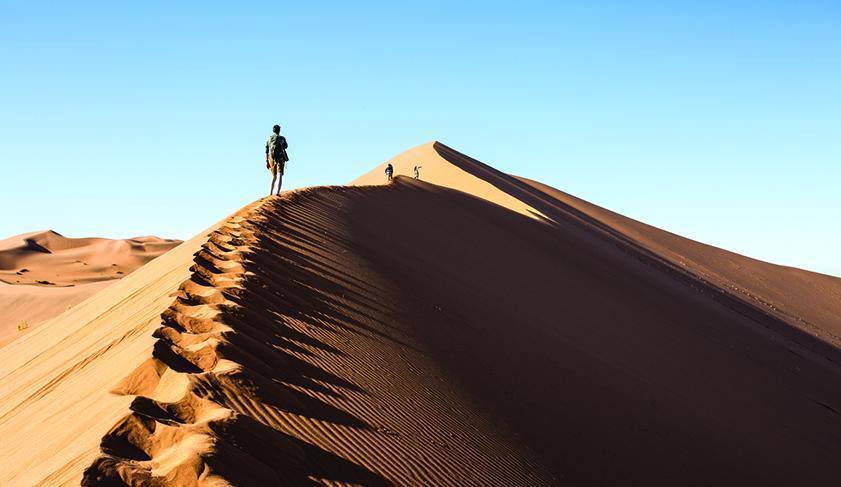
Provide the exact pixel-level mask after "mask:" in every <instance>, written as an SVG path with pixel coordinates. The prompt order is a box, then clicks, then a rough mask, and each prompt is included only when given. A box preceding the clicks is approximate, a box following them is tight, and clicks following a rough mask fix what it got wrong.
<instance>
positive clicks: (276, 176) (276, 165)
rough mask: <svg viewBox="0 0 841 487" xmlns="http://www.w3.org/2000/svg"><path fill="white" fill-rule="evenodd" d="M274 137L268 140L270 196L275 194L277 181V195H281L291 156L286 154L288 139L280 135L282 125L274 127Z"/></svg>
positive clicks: (267, 160)
mask: <svg viewBox="0 0 841 487" xmlns="http://www.w3.org/2000/svg"><path fill="white" fill-rule="evenodd" d="M272 132H273V133H272V135H270V136H269V138H268V140H266V169H268V170H269V171H271V172H272V185H271V187H270V188H269V196H271V195H272V193H273V192H274V182H275V180H277V194H280V186H281V185H282V184H283V171H284V170H285V169H286V162H287V161H289V156H288V155H287V154H286V148H287V147H289V145H288V144H287V143H286V137H284V136H282V135H280V125H275V126H274V127H272Z"/></svg>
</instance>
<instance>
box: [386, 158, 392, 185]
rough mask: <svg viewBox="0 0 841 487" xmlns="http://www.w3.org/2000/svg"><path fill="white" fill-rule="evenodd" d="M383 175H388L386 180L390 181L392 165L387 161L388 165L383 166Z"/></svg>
mask: <svg viewBox="0 0 841 487" xmlns="http://www.w3.org/2000/svg"><path fill="white" fill-rule="evenodd" d="M385 175H386V177H388V182H389V183H390V182H391V178H392V176H394V166H392V165H391V163H390V162H389V163H388V166H386V167H385Z"/></svg>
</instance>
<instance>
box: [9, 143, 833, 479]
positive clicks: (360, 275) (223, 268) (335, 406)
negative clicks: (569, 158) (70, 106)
mask: <svg viewBox="0 0 841 487" xmlns="http://www.w3.org/2000/svg"><path fill="white" fill-rule="evenodd" d="M397 160H398V163H397V164H396V165H395V166H396V168H397V173H398V174H407V173H410V171H411V168H412V166H413V165H414V161H421V162H422V164H423V166H424V168H423V170H422V173H421V174H422V177H423V178H424V181H414V180H411V179H408V178H406V177H398V178H397V179H396V180H395V182H394V183H393V184H391V185H376V186H372V185H368V184H373V183H380V182H382V180H383V179H384V176H383V175H382V174H381V169H380V168H378V169H375V170H374V171H373V172H372V173H371V174H369V175H367V176H364V177H363V178H361V179H360V180H358V181H357V182H356V183H357V184H359V186H356V187H322V188H310V189H305V190H299V191H294V192H289V193H286V194H285V195H284V196H282V197H279V198H278V197H270V198H265V199H262V200H260V201H257V202H255V203H253V204H251V205H249V206H247V207H245V208H243V209H242V210H240V211H239V212H237V213H236V214H234V215H233V216H232V217H229V218H227V219H225V220H223V221H222V222H220V223H219V224H217V225H216V226H214V227H213V228H211V229H210V230H209V231H208V232H203V233H202V234H200V235H199V236H197V237H195V238H194V239H192V240H190V241H188V242H185V243H184V244H183V245H181V246H180V247H178V248H176V249H175V250H173V251H171V252H169V253H167V254H165V255H164V256H162V257H161V258H159V259H156V260H154V261H152V262H151V263H149V264H148V265H146V266H144V267H142V268H140V269H139V270H137V271H136V272H134V273H133V274H132V275H130V276H128V277H126V278H125V279H123V280H121V281H120V282H118V283H117V284H115V285H113V286H110V287H108V288H107V289H105V290H103V291H102V292H100V293H98V294H96V295H95V296H94V297H93V298H91V299H89V300H88V301H86V302H85V303H83V304H82V305H80V306H78V307H75V308H73V309H71V310H70V311H69V312H68V313H66V314H65V315H63V316H61V317H59V318H57V319H55V320H51V321H50V322H48V323H46V324H44V325H43V326H41V327H40V328H38V329H36V330H34V331H33V332H32V333H29V334H27V335H25V336H24V337H22V338H21V339H20V340H17V341H15V342H13V343H11V344H10V345H8V346H7V347H5V348H3V349H0V438H2V439H3V440H4V441H3V442H0V485H35V484H39V483H41V484H43V485H76V484H78V483H79V482H81V483H82V484H83V485H126V484H128V485H206V486H210V485H214V486H215V485H312V484H332V485H338V484H360V485H390V484H398V485H559V484H560V485H628V484H630V485H733V484H741V485H832V484H833V483H835V481H836V479H837V478H838V474H839V473H841V467H839V462H838V461H837V459H838V457H839V454H840V453H841V426H839V424H840V423H839V417H841V416H839V414H840V413H839V411H841V390H839V388H838V387H836V384H837V381H838V377H839V373H841V368H840V367H839V365H838V364H839V363H841V351H839V349H838V347H837V342H836V339H835V337H836V336H837V330H838V329H839V327H841V323H839V316H841V302H839V296H841V294H840V293H841V279H837V278H833V277H829V276H823V275H819V274H814V273H809V272H805V271H800V270H795V269H789V268H784V267H778V266H773V265H771V264H766V263H763V262H759V261H755V260H752V259H748V258H746V257H742V256H738V255H736V254H732V253H729V252H726V251H723V250H720V249H715V248H713V247H709V246H705V245H703V244H699V243H696V242H692V241H689V240H686V239H682V238H681V237H678V236H675V235H671V234H668V233H666V232H662V231H660V230H657V229H655V228H653V227H649V226H646V225H644V224H641V223H639V222H635V221H632V220H629V219H625V218H624V217H621V216H620V215H616V214H614V213H611V212H609V211H607V210H603V209H601V208H598V207H595V206H592V205H589V204H587V203H586V202H583V201H581V200H577V199H575V198H573V197H571V196H569V195H566V194H564V193H561V192H558V191H556V190H554V189H551V188H548V187H545V186H542V185H540V184H539V183H534V182H531V181H527V180H523V179H518V178H514V177H512V176H508V175H505V174H502V173H499V172H498V171H495V170H493V169H492V168H490V167H488V166H485V165H483V164H481V163H478V162H477V161H474V160H472V159H470V158H468V157H466V156H463V155H461V154H459V153H457V152H455V151H453V150H452V149H449V148H447V147H446V146H443V145H441V144H437V143H436V144H427V145H425V146H421V147H419V148H417V149H413V150H412V151H409V152H408V153H406V154H404V155H402V156H399V157H398V159H397ZM404 161H408V163H410V164H411V165H408V166H406V164H405V163H404Z"/></svg>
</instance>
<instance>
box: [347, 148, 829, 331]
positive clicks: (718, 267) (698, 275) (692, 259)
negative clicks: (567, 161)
mask: <svg viewBox="0 0 841 487" xmlns="http://www.w3.org/2000/svg"><path fill="white" fill-rule="evenodd" d="M391 162H392V164H393V165H394V167H395V174H403V175H410V174H411V173H412V168H413V167H414V165H416V164H420V165H422V166H423V169H422V172H421V178H422V179H423V180H425V181H429V182H432V183H434V184H437V185H441V186H445V187H448V188H453V189H457V190H459V191H464V192H466V193H469V194H472V195H474V196H477V197H480V198H483V199H485V200H487V201H491V202H493V203H496V204H498V205H501V206H504V207H506V208H509V209H512V210H514V211H518V212H519V213H523V214H526V215H530V216H532V217H534V218H539V219H541V220H544V221H546V222H547V223H548V224H551V225H557V224H559V223H561V222H572V223H577V224H578V225H579V226H580V227H582V229H585V230H588V231H590V232H593V233H595V234H598V235H601V236H602V237H603V238H604V239H606V240H608V241H611V242H612V243H613V244H614V245H616V246H618V247H621V248H623V249H624V250H625V251H626V252H628V253H629V254H631V255H634V256H635V257H636V258H639V259H642V260H644V261H646V262H648V263H649V264H651V265H654V266H657V267H659V268H661V269H662V270H664V271H667V272H669V273H670V274H672V275H673V276H674V277H676V278H678V279H681V280H683V281H685V282H687V283H689V284H690V285H695V286H698V287H704V288H708V291H711V292H714V293H716V294H720V295H722V294H723V295H724V296H720V298H721V299H724V300H727V301H732V300H734V299H735V300H738V301H740V302H742V303H744V304H745V305H747V306H749V307H750V308H753V309H754V310H755V311H756V312H759V313H762V314H767V315H769V316H772V317H774V318H775V319H776V320H778V321H781V322H784V323H785V324H787V325H791V326H793V327H795V328H796V329H797V330H799V331H801V332H804V333H806V334H808V335H811V336H817V337H819V338H820V339H821V340H823V341H825V342H828V343H830V344H832V345H833V346H836V347H837V346H841V279H839V278H837V277H833V276H826V275H822V274H817V273H814V272H808V271H804V270H801V269H794V268H790V267H784V266H778V265H773V264H769V263H766V262H762V261H758V260H755V259H751V258H748V257H744V256H741V255H738V254H735V253H733V252H728V251H726V250H722V249H719V248H716V247H713V246H710V245H705V244H702V243H699V242H695V241H692V240H689V239H686V238H683V237H680V236H678V235H674V234H672V233H669V232H666V231H663V230H660V229H658V228H655V227H652V226H650V225H646V224H644V223H640V222H637V221H635V220H632V219H630V218H626V217H624V216H622V215H619V214H616V213H613V212H611V211H609V210H605V209H603V208H600V207H598V206H596V205H593V204H590V203H588V202H586V201H583V200H581V199H578V198H575V197H573V196H571V195H568V194H566V193H563V192H561V191H558V190H556V189H554V188H551V187H549V186H546V185H544V184H541V183H538V182H535V181H530V180H528V179H525V178H517V177H514V176H510V175H508V174H505V173H502V172H500V171H497V170H496V169H494V168H492V167H490V166H487V165H486V164H483V163H481V162H479V161H476V160H475V159H472V158H470V157H468V156H465V155H464V154H461V153H459V152H457V151H455V150H453V149H451V148H449V147H447V146H446V145H444V144H442V143H440V142H430V143H427V144H424V145H421V146H418V147H416V148H414V149H411V150H409V151H406V152H405V153H403V154H400V155H399V156H397V157H395V158H394V159H393V160H392V161H391ZM384 166H385V164H383V165H381V166H379V167H377V168H375V169H373V170H372V171H370V172H369V173H367V174H365V175H364V176H362V177H360V178H358V179H357V180H355V181H353V182H352V183H351V184H362V185H364V184H381V183H382V181H383V179H384V176H383V169H384ZM512 200H514V201H517V202H518V203H516V204H512V203H511V201H512ZM804 251H806V250H805V249H804ZM708 283H709V284H712V286H709V287H708V286H706V284H708ZM778 324H779V323H778ZM777 328H778V330H780V331H782V332H784V333H786V334H788V335H789V336H791V337H793V336H794V333H793V332H792V331H791V330H788V329H787V327H785V326H777Z"/></svg>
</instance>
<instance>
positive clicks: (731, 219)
mask: <svg viewBox="0 0 841 487" xmlns="http://www.w3.org/2000/svg"><path fill="white" fill-rule="evenodd" d="M275 122H280V123H281V125H283V126H284V131H285V133H286V135H287V136H288V138H289V142H290V146H291V147H290V153H291V156H292V158H293V160H292V162H291V164H290V166H289V171H288V177H287V185H288V186H289V187H297V186H308V185H316V184H335V183H345V182H347V181H349V180H351V179H353V178H354V177H356V176H357V175H360V174H362V173H363V172H365V171H367V170H368V169H370V168H371V167H373V166H374V165H376V164H378V163H380V162H382V161H384V160H385V159H387V158H389V157H391V156H393V155H395V154H397V153H399V152H402V151H403V150H405V149H407V148H409V147H412V146H414V145H417V144H420V143H423V142H426V141H429V140H433V139H437V140H441V141H443V142H445V143H447V144H448V145H450V146H452V147H454V148H456V149H458V150H460V151H462V152H465V153H467V154H469V155H472V156H473V157H475V158H477V159H479V160H481V161H484V162H486V163H488V164H491V165H493V166H495V167H497V168H498V169H500V170H503V171H506V172H510V173H514V174H517V175H523V176H527V177H530V178H533V179H537V180H540V181H543V182H545V183H548V184H550V185H552V186H555V187H557V188H559V189H561V190H564V191H567V192H570V193H572V194H575V195H577V196H580V197H582V198H585V199H587V200H589V201H591V202H594V203H597V204H600V205H602V206H606V207H607V208H610V209H612V210H615V211H618V212H620V213H623V214H625V215H628V216H631V217H633V218H636V219H639V220H643V221H645V222H647V223H651V224H654V225H657V226H660V227H662V228H666V229H668V230H671V231H674V232H676V233H679V234H682V235H685V236H688V237H692V238H695V239H698V240H701V241H704V242H707V243H711V244H714V245H718V246H721V247H725V248H728V249H731V250H735V251H737V252H740V253H744V254H747V255H750V256H754V257H758V258H761V259H764V260H769V261H772V262H776V263H782V264H788V265H795V266H799V267H805V268H808V269H812V270H817V271H821V272H824V273H830V274H835V275H841V257H839V253H838V249H841V218H839V213H841V3H839V2H838V1H837V0H828V1H808V0H804V1H798V2H792V1H773V0H769V1H753V2H749V1H742V2H740V1H710V2H697V1H692V2H689V1H685V2H682V1H669V2H665V1H664V2H627V1H614V2H602V1H581V2H554V1H552V2H550V1H546V2H534V1H517V2H510V1H508V2H475V6H467V5H465V2H353V3H351V2H294V3H292V2H266V3H247V2H218V3H214V2H196V3H191V2H134V3H133V4H132V5H128V4H127V2H28V1H19V2H15V1H5V2H0V165H2V172H0V174H2V179H3V181H2V183H0V185H1V186H2V190H0V208H2V214H3V217H2V218H1V219H0V237H6V236H10V235H12V234H16V233H21V232H25V231H31V230H35V229H44V228H52V229H55V230H57V231H59V232H61V233H64V234H65V235H68V236H111V237H129V236H135V235H143V234H156V235H160V236H166V237H179V238H187V237H190V236H192V235H193V234H195V233H197V232H198V231H200V230H201V229H203V228H205V227H207V226H209V225H210V224H211V223H213V222H215V221H217V220H219V219H220V218H222V217H224V216H225V215H226V214H228V213H230V212H232V211H234V210H236V209H237V208H239V207H240V206H241V205H243V204H245V203H248V202H250V201H252V200H254V199H256V198H257V197H259V196H262V194H263V193H264V192H265V191H266V189H267V188H266V187H265V186H267V183H268V179H267V172H266V170H265V168H264V167H263V154H262V151H263V142H264V140H265V138H266V137H267V136H268V133H269V129H270V127H271V125H272V124H273V123H275Z"/></svg>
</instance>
